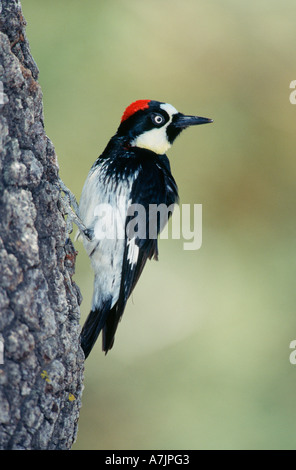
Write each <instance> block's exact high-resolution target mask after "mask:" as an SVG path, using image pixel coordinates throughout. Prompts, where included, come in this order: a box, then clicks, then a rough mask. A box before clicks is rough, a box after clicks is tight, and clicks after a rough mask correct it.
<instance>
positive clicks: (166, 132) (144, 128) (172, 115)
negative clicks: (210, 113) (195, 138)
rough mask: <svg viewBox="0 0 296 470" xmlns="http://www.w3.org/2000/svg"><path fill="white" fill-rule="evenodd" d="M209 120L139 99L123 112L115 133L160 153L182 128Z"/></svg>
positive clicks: (169, 145)
mask: <svg viewBox="0 0 296 470" xmlns="http://www.w3.org/2000/svg"><path fill="white" fill-rule="evenodd" d="M208 122H212V120H211V119H207V118H203V117H199V116H185V115H184V114H182V113H179V112H178V111H177V110H176V109H175V108H174V106H172V105H171V104H168V103H161V102H159V101H153V100H138V101H135V102H134V103H132V104H131V105H130V106H128V107H127V108H126V110H125V111H124V113H123V116H122V119H121V123H120V126H119V128H118V130H117V135H118V136H124V137H126V139H127V140H128V142H129V144H130V145H131V146H134V147H140V148H145V149H148V150H151V151H153V152H155V153H158V154H160V155H162V154H164V153H166V151H167V150H168V149H169V148H170V147H171V145H172V143H173V142H174V140H175V138H176V137H177V136H178V135H179V134H180V132H181V131H182V130H183V129H186V128H187V127H189V126H194V125H197V124H206V123H208Z"/></svg>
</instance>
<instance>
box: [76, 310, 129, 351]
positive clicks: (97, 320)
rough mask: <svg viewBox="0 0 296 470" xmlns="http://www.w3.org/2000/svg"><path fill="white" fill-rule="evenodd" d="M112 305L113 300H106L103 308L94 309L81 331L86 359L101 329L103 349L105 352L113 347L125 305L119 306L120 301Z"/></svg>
mask: <svg viewBox="0 0 296 470" xmlns="http://www.w3.org/2000/svg"><path fill="white" fill-rule="evenodd" d="M110 307H111V301H110V302H106V303H105V304H104V307H103V308H101V309H95V310H92V311H91V312H90V313H89V315H88V317H87V319H86V321H85V323H84V325H83V328H82V331H81V347H82V349H83V352H84V355H85V359H86V358H87V357H88V355H89V353H90V352H91V350H92V348H93V346H94V344H95V342H96V340H97V338H98V336H99V334H100V332H101V330H103V335H102V336H103V337H102V349H103V351H105V354H107V352H108V351H109V350H110V349H112V346H113V344H114V338H115V333H116V330H117V326H118V323H119V321H120V318H121V316H122V313H123V310H124V306H122V307H123V308H121V309H120V311H119V308H118V302H116V304H115V305H114V306H113V307H112V308H110Z"/></svg>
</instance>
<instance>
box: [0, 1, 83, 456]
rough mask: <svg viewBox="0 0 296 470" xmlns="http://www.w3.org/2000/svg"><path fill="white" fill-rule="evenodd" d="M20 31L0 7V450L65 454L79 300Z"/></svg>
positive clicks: (20, 23)
mask: <svg viewBox="0 0 296 470" xmlns="http://www.w3.org/2000/svg"><path fill="white" fill-rule="evenodd" d="M25 25H26V22H25V20H24V18H23V15H22V11H21V5H20V2H19V1H18V0H0V344H1V346H2V345H3V346H4V355H2V353H1V347H0V448H1V449H70V448H71V445H72V443H73V441H74V440H75V436H76V432H77V422H78V416H79V410H80V406H81V394H82V382H83V367H84V356H83V353H82V350H81V348H80V344H79V334H80V326H79V316H80V313H79V304H80V301H81V297H80V293H79V289H78V287H77V286H76V285H75V283H74V282H73V281H72V275H73V273H74V266H75V250H74V248H73V245H72V243H71V242H68V243H66V239H67V234H66V230H65V220H64V217H63V214H62V213H61V208H60V205H59V189H58V183H57V177H58V163H57V157H56V154H55V150H54V147H53V144H52V143H51V141H50V140H49V138H48V137H47V136H46V134H45V131H44V126H43V106H42V92H41V88H40V85H39V84H38V82H37V79H38V68H37V66H36V64H35V62H34V60H33V58H32V56H31V53H30V49H29V44H28V41H27V38H26V34H25ZM3 356H4V357H3ZM1 362H2V364H1Z"/></svg>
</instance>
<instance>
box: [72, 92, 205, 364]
mask: <svg viewBox="0 0 296 470" xmlns="http://www.w3.org/2000/svg"><path fill="white" fill-rule="evenodd" d="M210 122H213V121H212V119H208V118H204V117H200V116H191V115H184V114H182V113H180V112H178V111H177V109H176V108H175V107H174V106H172V105H171V104H169V103H165V102H160V101H156V100H148V99H143V100H137V101H134V102H133V103H131V104H130V105H129V106H128V107H127V108H126V109H125V111H124V113H123V115H122V117H121V121H120V124H119V127H118V129H117V132H116V133H115V135H114V136H113V137H111V139H110V140H109V142H108V144H107V146H106V148H105V150H104V151H103V153H102V154H101V155H100V156H99V157H98V158H97V160H96V161H95V162H94V164H93V165H92V167H91V169H90V171H89V174H88V176H87V179H86V181H85V183H84V186H83V189H82V193H81V197H80V201H79V208H78V211H79V218H80V219H81V221H82V223H83V226H84V227H86V230H85V231H84V233H83V232H81V234H80V235H81V236H82V238H83V244H84V248H85V250H86V252H87V254H88V256H89V258H90V261H91V265H92V268H93V270H94V290H93V298H92V307H91V311H90V313H89V315H88V317H87V319H86V321H85V323H84V325H83V327H82V331H81V341H80V342H81V347H82V349H83V351H84V355H85V358H87V357H88V355H89V354H90V352H91V350H92V348H93V346H94V344H95V342H96V340H97V338H98V336H99V334H100V333H101V332H102V350H103V351H104V352H105V354H107V352H108V351H109V350H110V349H111V348H112V347H113V344H114V339H115V333H116V331H117V327H118V323H119V321H120V320H121V318H122V315H123V313H124V310H125V307H126V304H127V301H128V299H129V297H130V295H131V294H132V292H133V290H134V288H135V286H136V284H137V282H138V280H139V278H140V276H141V273H142V271H143V269H144V266H145V264H146V261H147V260H148V259H149V260H150V259H152V258H154V259H156V260H157V259H158V244H157V236H158V235H159V233H160V232H161V230H162V229H163V228H164V226H165V225H166V223H167V220H168V218H169V217H170V216H171V214H172V212H173V208H174V205H175V204H178V202H179V195H178V187H177V184H176V181H175V179H174V177H173V176H172V173H171V167H170V162H169V159H168V157H167V156H166V152H167V151H168V149H169V148H170V147H171V146H172V144H173V142H174V141H175V139H176V137H177V136H178V135H179V134H180V133H181V132H182V131H183V130H184V129H186V128H188V127H189V126H194V125H199V124H206V123H210ZM160 204H165V206H166V207H168V208H169V209H170V210H169V211H168V214H167V217H162V216H158V217H156V218H155V217H152V216H151V215H150V218H149V207H152V205H154V206H153V207H158V206H159V205H160ZM155 205H156V206H155ZM131 208H133V210H131ZM135 208H136V209H138V212H137V211H136V210H135ZM140 208H141V209H143V212H144V217H143V214H142V219H141V218H140V216H139V217H138V218H137V222H138V226H137V227H136V225H137V224H135V218H136V217H135V214H138V215H139V212H141V211H140ZM152 219H153V220H152ZM151 224H152V227H150V225H151ZM139 225H141V230H140V229H139ZM136 228H137V230H136ZM149 230H150V232H153V233H154V236H149V233H150V232H149ZM148 232H149V233H148ZM85 233H87V236H85ZM78 236H79V235H78Z"/></svg>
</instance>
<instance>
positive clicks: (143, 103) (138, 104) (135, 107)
mask: <svg viewBox="0 0 296 470" xmlns="http://www.w3.org/2000/svg"><path fill="white" fill-rule="evenodd" d="M150 101H151V100H138V101H135V102H134V103H132V104H130V105H129V106H128V107H127V108H126V110H125V111H124V113H123V116H122V118H121V122H123V121H125V120H126V119H128V118H129V117H130V116H132V115H133V114H134V113H136V112H137V111H140V110H143V109H147V108H149V103H150Z"/></svg>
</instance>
